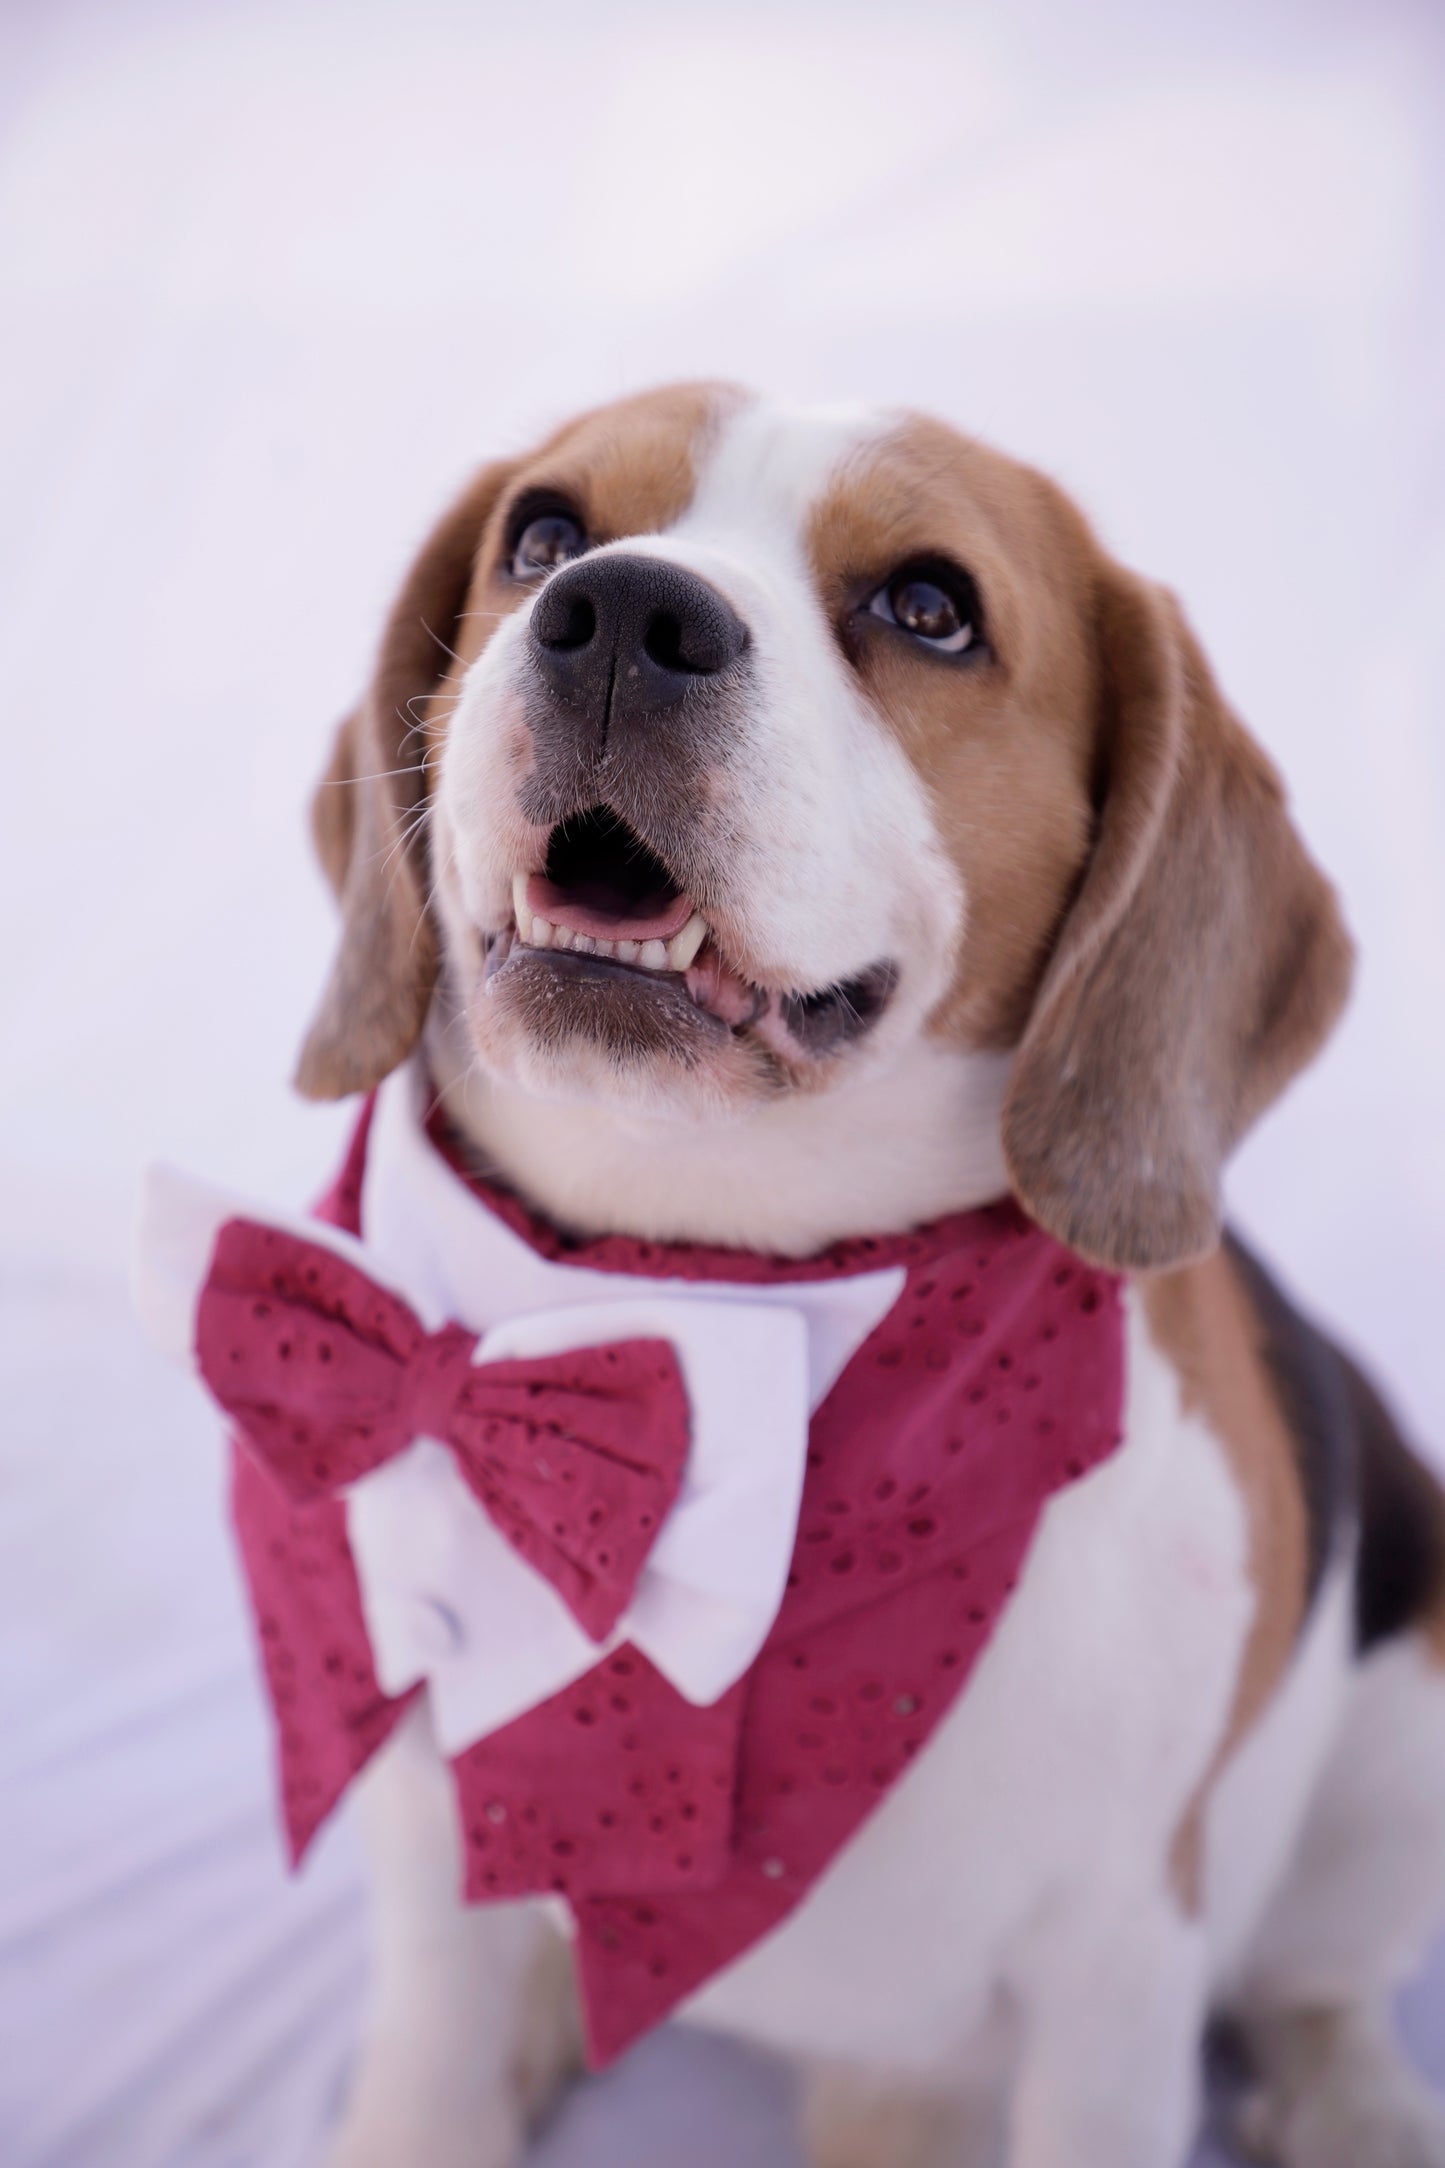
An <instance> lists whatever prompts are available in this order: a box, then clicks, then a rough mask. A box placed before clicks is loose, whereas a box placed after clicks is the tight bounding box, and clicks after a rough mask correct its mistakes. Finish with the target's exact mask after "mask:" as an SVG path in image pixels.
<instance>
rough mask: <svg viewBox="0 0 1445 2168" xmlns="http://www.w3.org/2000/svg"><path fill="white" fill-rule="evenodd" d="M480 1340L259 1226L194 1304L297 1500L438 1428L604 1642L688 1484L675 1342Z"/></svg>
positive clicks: (224, 1257)
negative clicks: (543, 1344)
mask: <svg viewBox="0 0 1445 2168" xmlns="http://www.w3.org/2000/svg"><path fill="white" fill-rule="evenodd" d="M477 1347H478V1339H477V1335H476V1334H475V1333H471V1332H468V1331H466V1330H465V1329H464V1328H463V1327H462V1326H460V1325H456V1324H447V1325H443V1326H442V1327H441V1328H440V1329H439V1330H438V1331H436V1332H427V1331H426V1330H425V1329H424V1327H423V1326H422V1324H421V1322H420V1320H419V1319H418V1318H417V1317H416V1315H415V1314H414V1312H413V1311H412V1310H411V1309H410V1308H409V1307H408V1305H407V1304H406V1303H405V1302H403V1301H402V1300H401V1298H400V1297H399V1296H397V1295H394V1294H392V1293H391V1292H390V1291H389V1290H388V1289H386V1288H384V1287H381V1286H378V1285H377V1283H376V1282H375V1281H374V1280H372V1279H370V1278H369V1277H368V1275H367V1274H366V1273H365V1272H363V1271H362V1270H361V1269H360V1267H359V1266H357V1265H355V1264H353V1263H351V1262H350V1261H349V1259H347V1258H345V1257H342V1256H339V1255H338V1254H337V1253H336V1252H335V1251H333V1250H330V1249H328V1248H326V1247H325V1246H324V1245H322V1244H320V1243H313V1242H309V1241H306V1240H305V1239H303V1238H302V1237H300V1236H298V1235H293V1234H290V1233H288V1232H287V1231H286V1230H285V1229H282V1228H276V1227H268V1226H265V1225H263V1224H262V1223H260V1222H258V1221H254V1220H245V1219H233V1220H229V1221H227V1223H226V1224H225V1225H224V1226H223V1227H222V1228H221V1230H220V1233H219V1235H218V1236H217V1238H216V1246H215V1251H214V1255H213V1258H212V1263H211V1270H210V1274H209V1277H208V1278H207V1281H206V1284H205V1286H204V1288H203V1289H202V1292H201V1297H200V1301H199V1303H198V1305H197V1311H196V1355H197V1359H198V1361H199V1364H200V1368H201V1373H202V1375H203V1377H204V1378H205V1380H206V1382H207V1384H208V1385H209V1387H210V1389H211V1391H212V1393H213V1394H214V1396H215V1398H216V1399H217V1400H218V1401H219V1402H220V1404H221V1406H222V1407H223V1408H224V1409H225V1410H226V1412H227V1413H228V1414H229V1415H231V1416H232V1417H233V1418H234V1420H235V1421H236V1423H237V1425H238V1427H239V1429H240V1431H241V1434H242V1437H243V1440H244V1442H245V1443H246V1445H247V1446H248V1447H249V1448H250V1450H251V1451H252V1453H253V1454H254V1455H255V1456H256V1457H257V1458H258V1459H259V1460H260V1461H261V1462H262V1463H263V1464H264V1465H265V1467H266V1468H267V1469H268V1470H269V1472H270V1474H271V1475H272V1476H273V1477H274V1478H275V1479H276V1481H277V1482H278V1483H279V1484H280V1486H281V1488H282V1489H283V1490H284V1491H285V1492H286V1494H287V1496H288V1497H289V1498H291V1499H292V1501H293V1502H294V1503H296V1504H298V1505H304V1504H307V1503H309V1502H311V1501H312V1500H315V1499H317V1498H321V1497H325V1496H327V1495H330V1494H334V1493H336V1492H338V1491H341V1490H344V1489H345V1488H346V1487H347V1486H348V1485H350V1484H353V1483H357V1482H359V1481H360V1480H361V1479H362V1477H364V1476H366V1475H369V1474H371V1473H372V1472H373V1471H374V1470H375V1469H377V1468H379V1467H380V1466H381V1465H382V1464H383V1463H384V1462H386V1461H388V1460H390V1459H392V1458H394V1457H395V1456H396V1455H397V1454H399V1453H402V1452H404V1451H405V1450H406V1449H407V1447H408V1446H410V1445H411V1444H412V1443H413V1441H414V1440H416V1439H418V1438H435V1439H439V1440H440V1441H441V1442H442V1443H443V1444H444V1445H445V1446H447V1447H448V1448H449V1450H450V1451H451V1453H452V1455H453V1457H454V1458H455V1460H456V1462H457V1465H458V1467H459V1468H460V1470H461V1473H462V1475H463V1477H464V1478H465V1480H466V1482H467V1484H468V1486H469V1488H470V1489H471V1491H472V1492H473V1494H474V1496H475V1497H476V1498H477V1499H478V1500H479V1501H480V1503H481V1504H482V1506H483V1507H484V1508H485V1509H486V1511H487V1513H488V1514H489V1515H490V1517H491V1519H492V1520H493V1521H494V1522H495V1524H496V1525H497V1527H498V1528H499V1529H500V1530H501V1531H502V1533H503V1534H504V1535H505V1536H506V1537H507V1538H508V1540H509V1541H510V1542H511V1543H512V1545H513V1546H514V1547H515V1549H516V1550H517V1551H518V1552H519V1553H520V1555H521V1556H522V1557H523V1558H525V1559H526V1560H527V1562H528V1564H529V1565H531V1566H533V1567H534V1568H535V1569H536V1571H537V1572H539V1573H540V1574H542V1575H543V1576H544V1577H545V1578H546V1579H547V1580H548V1581H550V1582H551V1584H552V1586H553V1587H554V1588H555V1589H556V1591H557V1593H558V1595H559V1596H560V1597H561V1598H562V1600H563V1602H564V1603H565V1604H566V1605H567V1606H568V1608H569V1610H570V1611H571V1612H572V1614H573V1616H574V1617H575V1618H576V1619H577V1621H578V1623H579V1625H581V1626H582V1627H583V1629H584V1631H585V1632H586V1633H587V1634H589V1635H590V1636H591V1638H592V1639H593V1640H594V1641H601V1640H604V1639H605V1638H606V1637H607V1635H608V1634H609V1633H610V1632H611V1631H612V1629H613V1627H614V1626H615V1625H616V1624H617V1622H618V1620H619V1619H620V1618H621V1616H622V1614H623V1612H624V1611H625V1610H626V1608H627V1605H628V1603H629V1602H630V1600H631V1597H632V1593H633V1590H634V1588H635V1586H636V1583H637V1580H638V1577H639V1575H640V1574H641V1571H642V1568H643V1565H644V1563H645V1561H646V1558H647V1554H648V1552H649V1551H650V1549H651V1548H652V1545H653V1543H654V1542H655V1541H656V1538H657V1534H658V1532H659V1530H660V1529H661V1527H662V1523H663V1521H664V1520H665V1518H666V1516H667V1514H668V1512H669V1511H670V1510H671V1507H672V1505H673V1502H674V1500H675V1499H676V1497H677V1493H678V1489H679V1487H680V1485H681V1480H682V1472H683V1467H684V1464H685V1462H686V1459H687V1453H688V1446H689V1441H690V1435H691V1421H690V1412H689V1408H688V1402H687V1393H686V1389H685V1387H684V1384H683V1380H682V1374H681V1371H680V1369H679V1367H678V1362H677V1357H676V1355H675V1354H674V1352H673V1349H672V1347H671V1345H670V1343H669V1342H667V1341H666V1340H641V1339H639V1340H624V1341H618V1342H616V1343H614V1344H612V1345H610V1346H602V1347H588V1348H581V1349H577V1350H575V1351H574V1352H572V1353H570V1354H566V1355H550V1356H539V1357H536V1358H532V1359H529V1360H526V1361H503V1362H486V1361H482V1362H478V1361H476V1359H475V1357H476V1351H477Z"/></svg>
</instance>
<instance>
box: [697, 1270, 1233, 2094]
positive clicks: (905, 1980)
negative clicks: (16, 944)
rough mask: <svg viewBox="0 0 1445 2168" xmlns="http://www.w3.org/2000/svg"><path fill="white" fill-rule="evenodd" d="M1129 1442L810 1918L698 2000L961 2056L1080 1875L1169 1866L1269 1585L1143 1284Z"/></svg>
mask: <svg viewBox="0 0 1445 2168" xmlns="http://www.w3.org/2000/svg"><path fill="white" fill-rule="evenodd" d="M1126 1314H1127V1320H1128V1322H1127V1358H1128V1366H1129V1376H1128V1391H1127V1399H1126V1430H1125V1444H1124V1446H1123V1448H1122V1449H1121V1450H1120V1451H1119V1453H1118V1454H1116V1455H1115V1456H1114V1458H1113V1459H1112V1460H1111V1461H1109V1462H1107V1463H1105V1465H1104V1466H1103V1467H1101V1468H1099V1469H1097V1470H1096V1471H1095V1472H1094V1473H1093V1474H1092V1475H1090V1476H1088V1477H1087V1478H1086V1479H1085V1480H1084V1481H1083V1482H1081V1483H1079V1484H1077V1485H1076V1486H1075V1487H1074V1488H1073V1489H1071V1490H1068V1491H1065V1492H1062V1493H1060V1494H1059V1495H1058V1496H1057V1497H1055V1498H1054V1499H1053V1500H1052V1501H1051V1502H1050V1504H1049V1506H1048V1507H1047V1509H1046V1512H1045V1515H1044V1519H1043V1522H1042V1525H1041V1527H1040V1530H1039V1533H1038V1537H1037V1539H1036V1541H1035V1543H1034V1546H1033V1549H1032V1551H1031V1553H1030V1556H1029V1559H1028V1562H1027V1565H1026V1567H1025V1570H1024V1573H1023V1577H1022V1579H1021V1581H1020V1585H1019V1588H1018V1591H1017V1593H1016V1594H1015V1596H1014V1598H1013V1600H1012V1602H1011V1603H1010V1605H1009V1607H1008V1609H1007V1611H1006V1612H1005V1614H1004V1617H1003V1619H1002V1621H1001V1623H1000V1626H999V1628H998V1632H997V1634H996V1636H995V1638H994V1640H993V1642H992V1644H991V1645H990V1647H989V1649H988V1650H987V1651H986V1653H985V1655H984V1657H983V1659H982V1660H981V1662H980V1663H979V1665H978V1668H977V1670H976V1671H975V1672H974V1674H973V1676H972V1678H971V1679H970V1681H969V1683H968V1686H967V1688H966V1690H965V1692H964V1694H963V1696H962V1697H961V1699H960V1701H959V1703H958V1705H957V1707H956V1708H955V1710H954V1711H953V1713H952V1714H951V1716H950V1717H949V1718H948V1719H947V1720H946V1721H945V1723H944V1724H943V1725H942V1726H941V1727H940V1729H939V1730H938V1732H937V1733H936V1734H935V1735H934V1738H933V1741H932V1742H931V1744H930V1746H929V1749H928V1751H927V1753H926V1754H925V1755H924V1756H923V1757H922V1758H921V1759H920V1761H919V1763H918V1765H917V1767H916V1768H915V1769H914V1770H913V1771H912V1772H911V1773H910V1775H909V1776H908V1777H907V1778H906V1779H905V1781H904V1782H903V1783H902V1784H900V1785H899V1786H898V1788H897V1790H896V1791H895V1792H893V1793H892V1794H891V1795H890V1797H889V1798H888V1799H887V1800H886V1801H885V1802H884V1804H883V1806H882V1807H881V1808H880V1809H879V1811H878V1813H876V1814H875V1815H874V1816H873V1817H872V1819H871V1820H870V1821H869V1822H868V1823H867V1824H866V1825H865V1827H864V1828H863V1830H862V1831H861V1832H860V1834H859V1835H858V1836H857V1837H856V1838H855V1839H854V1841H853V1842H852V1843H851V1844H850V1845H849V1846H848V1848H847V1850H846V1851H845V1852H844V1853H843V1854H842V1855H841V1856H840V1858H839V1859H838V1860H837V1861H836V1862H835V1864H834V1866H833V1867H832V1868H831V1869H830V1871H829V1872H828V1873H827V1874H826V1875H825V1876H824V1878H823V1880H822V1881H821V1882H820V1883H819V1884H818V1885H817V1887H816V1889H815V1890H814V1891H813V1893H812V1894H811V1896H810V1897H809V1898H808V1899H807V1900H806V1901H805V1903H804V1904H803V1905H802V1906H801V1907H800V1908H799V1910H798V1911H797V1912H796V1913H795V1914H794V1915H793V1917H792V1918H791V1920H790V1921H789V1922H788V1923H787V1924H786V1925H785V1926H784V1927H783V1928H782V1929H781V1930H780V1931H779V1932H778V1933H777V1934H776V1935H774V1936H773V1937H771V1938H770V1939H769V1940H768V1941H767V1942H766V1943H765V1944H763V1945H761V1946H760V1947H759V1948H758V1949H757V1950H755V1951H754V1952H752V1953H751V1954H750V1955H749V1956H747V1957H746V1958H744V1959H743V1960H742V1961H741V1962H740V1963H739V1964H737V1965H736V1966H734V1967H733V1968H732V1969H731V1970H730V1971H728V1972H727V1973H725V1974H724V1975H722V1976H721V1977H720V1978H719V1979H718V1980H717V1981H716V1982H714V1983H713V1984H712V1985H710V1986H709V1987H708V1988H707V1989H705V1990H704V1991H703V1993H702V1994H701V1995H699V1996H698V1997H697V1998H696V1999H695V2000H694V2001H693V2003H692V2004H690V2005H689V2006H688V2009H687V2011H686V2012H685V2014H686V2015H687V2016H689V2017H690V2018H693V2019H695V2020H697V2021H699V2022H702V2023H705V2024H709V2025H717V2026H720V2027H725V2028H726V2029H728V2030H736V2031H738V2032H742V2033H747V2034H750V2035H755V2036H756V2037H758V2038H761V2039H765V2040H767V2041H768V2042H769V2043H771V2044H772V2045H773V2046H782V2047H785V2048H789V2049H792V2050H795V2051H797V2052H800V2053H804V2054H817V2055H821V2056H834V2057H839V2056H841V2057H845V2058H846V2057H854V2058H858V2059H860V2060H862V2061H864V2062H882V2063H887V2064H891V2065H893V2066H894V2067H904V2068H906V2067H910V2066H913V2067H917V2068H920V2069H928V2068H932V2069H935V2070H936V2069H938V2068H939V2067H940V2065H942V2066H943V2067H947V2065H948V2061H949V2058H950V2057H953V2056H956V2055H957V2054H958V2053H959V2052H960V2050H961V2049H962V2047H963V2046H964V2045H965V2043H966V2042H967V2041H968V2040H969V2038H970V2036H972V2035H973V2034H974V2033H975V2031H976V2029H977V2027H978V2024H979V2022H980V2019H981V2018H982V2017H983V2015H984V2014H985V2012H986V2011H987V2010H988V2008H989V2007H990V2006H991V2005H992V2003H993V2002H994V2000H995V1998H996V1997H997V1995H998V1994H999V1993H1000V1991H1007V1990H1008V1989H1009V1988H1011V1987H1014V1986H1018V1985H1020V1984H1024V1985H1026V1983H1020V1982H1019V1981H1018V1979H1017V1977H1016V1974H1017V1971H1018V1968H1019V1966H1020V1965H1021V1964H1026V1963H1027V1956H1026V1954H1025V1953H1026V1952H1027V1951H1028V1949H1029V1948H1030V1946H1031V1941H1032V1939H1033V1938H1034V1937H1035V1932H1036V1929H1037V1925H1038V1922H1039V1920H1040V1918H1041V1917H1046V1915H1047V1911H1048V1908H1049V1906H1050V1905H1051V1903H1053V1902H1054V1901H1055V1900H1056V1899H1060V1900H1061V1899H1063V1898H1064V1897H1065V1896H1066V1895H1068V1894H1071V1893H1072V1892H1074V1891H1076V1890H1077V1889H1078V1888H1079V1886H1080V1884H1081V1883H1084V1884H1092V1885H1093V1886H1094V1887H1095V1888H1096V1889H1102V1890H1107V1889H1108V1888H1110V1887H1111V1886H1112V1887H1117V1889H1118V1890H1119V1891H1120V1893H1121V1898H1122V1897H1123V1896H1124V1894H1125V1893H1128V1892H1130V1891H1131V1890H1133V1889H1135V1888H1137V1886H1138V1884H1139V1882H1140V1880H1141V1877H1145V1878H1147V1877H1150V1876H1153V1877H1156V1878H1157V1879H1158V1880H1159V1881H1160V1882H1161V1884H1162V1882H1163V1880H1164V1879H1165V1878H1166V1877H1167V1874H1168V1871H1169V1865H1168V1863H1169V1854H1170V1848H1171V1844H1172V1841H1173V1837H1174V1833H1175V1831H1176V1830H1177V1828H1178V1826H1179V1824H1180V1822H1181V1820H1182V1818H1183V1816H1184V1814H1185V1812H1186V1810H1187V1807H1188V1805H1189V1802H1190V1800H1191V1798H1192V1796H1193V1794H1194V1791H1195V1789H1196V1787H1197V1786H1198V1784H1199V1783H1200V1780H1201V1778H1202V1777H1203V1776H1204V1774H1205V1772H1206V1770H1207V1768H1208V1766H1209V1763H1210V1759H1211V1757H1212V1755H1213V1753H1214V1751H1215V1749H1216V1747H1217V1745H1218V1741H1219V1739H1220V1736H1221V1733H1222V1730H1223V1728H1224V1724H1225V1720H1226V1717H1227V1713H1228V1709H1229V1705H1230V1701H1231V1697H1232V1695H1233V1692H1234V1686H1235V1681H1236V1677H1237V1674H1238V1669H1239V1662H1240V1657H1241V1653H1242V1650H1243V1647H1244V1642H1245V1638H1246V1635H1247V1633H1248V1630H1249V1623H1250V1618H1251V1616H1252V1612H1253V1605H1254V1596H1253V1591H1252V1588H1251V1585H1250V1580H1249V1575H1248V1559H1247V1551H1248V1531H1247V1527H1246V1524H1245V1517H1244V1511H1243V1507H1242V1504H1241V1500H1240V1495H1239V1492H1238V1489H1237V1488H1236V1486H1235V1484H1234V1482H1233V1481H1232V1479H1231V1477H1230V1474H1229V1470H1228V1467H1227V1464H1226V1462H1225V1459H1224V1456H1223V1452H1222V1450H1221V1448H1220V1446H1219V1443H1218V1441H1217V1440H1216V1439H1215V1438H1214V1436H1213V1435H1212V1434H1211V1433H1210V1431H1209V1430H1208V1429H1207V1428H1206V1427H1205V1426H1204V1424H1203V1423H1201V1422H1199V1421H1198V1420H1196V1419H1195V1418H1194V1417H1192V1416H1190V1415H1188V1414H1186V1413H1185V1412H1184V1410H1183V1409H1182V1407H1181V1405H1180V1401H1179V1394H1178V1385H1177V1379H1176V1375H1175V1373H1174V1371H1173V1370H1172V1369H1171V1368H1170V1366H1169V1365H1168V1364H1167V1363H1166V1362H1165V1361H1164V1360H1163V1359H1162V1357H1161V1356H1160V1355H1159V1354H1158V1352H1157V1351H1156V1349H1155V1348H1154V1347H1153V1345H1152V1343H1151V1342H1150V1340H1149V1338H1148V1335H1147V1332H1146V1330H1145V1326H1144V1320H1143V1314H1142V1308H1141V1305H1140V1304H1139V1302H1138V1300H1137V1298H1136V1297H1134V1296H1133V1295H1130V1296H1129V1298H1128V1300H1127V1313H1126Z"/></svg>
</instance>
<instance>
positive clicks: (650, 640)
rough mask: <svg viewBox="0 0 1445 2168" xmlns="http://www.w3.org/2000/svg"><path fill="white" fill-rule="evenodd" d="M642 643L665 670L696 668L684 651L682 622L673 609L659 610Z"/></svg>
mask: <svg viewBox="0 0 1445 2168" xmlns="http://www.w3.org/2000/svg"><path fill="white" fill-rule="evenodd" d="M642 645H643V647H644V649H645V650H646V652H647V653H648V655H650V656H651V658H652V660H653V661H654V662H655V663H659V664H660V665H661V667H662V668H663V669H664V670H688V669H692V668H695V667H696V666H695V665H694V664H691V663H689V662H688V660H687V658H686V656H685V655H684V654H683V652H682V624H681V621H680V620H679V619H678V618H676V617H674V615H673V614H672V612H671V610H659V611H658V612H657V614H656V616H655V617H654V618H653V619H652V621H651V623H650V624H649V625H648V628H647V631H646V632H645V634H644V635H643V640H642Z"/></svg>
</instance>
